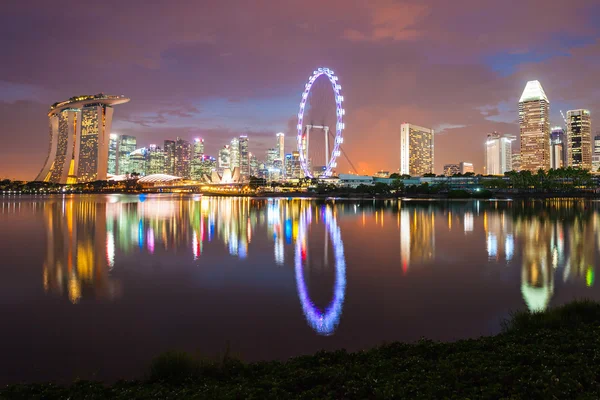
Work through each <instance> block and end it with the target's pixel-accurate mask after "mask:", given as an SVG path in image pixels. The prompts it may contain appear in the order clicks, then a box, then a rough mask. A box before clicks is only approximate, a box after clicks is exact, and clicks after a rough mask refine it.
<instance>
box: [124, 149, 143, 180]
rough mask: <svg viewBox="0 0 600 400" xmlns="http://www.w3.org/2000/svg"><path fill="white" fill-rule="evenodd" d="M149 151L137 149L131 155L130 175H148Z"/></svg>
mask: <svg viewBox="0 0 600 400" xmlns="http://www.w3.org/2000/svg"><path fill="white" fill-rule="evenodd" d="M147 154H148V149H146V148H145V147H142V148H139V149H135V150H134V151H132V152H131V153H129V171H128V172H129V173H131V174H137V175H139V176H144V175H146V159H147Z"/></svg>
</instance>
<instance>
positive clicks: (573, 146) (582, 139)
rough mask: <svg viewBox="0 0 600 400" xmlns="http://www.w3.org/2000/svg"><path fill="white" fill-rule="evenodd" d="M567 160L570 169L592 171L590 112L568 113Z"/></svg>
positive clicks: (573, 111)
mask: <svg viewBox="0 0 600 400" xmlns="http://www.w3.org/2000/svg"><path fill="white" fill-rule="evenodd" d="M567 138H568V140H567V159H568V163H569V166H570V167H573V168H580V169H587V170H591V169H592V121H591V117H590V111H589V110H583V109H581V110H569V111H567Z"/></svg>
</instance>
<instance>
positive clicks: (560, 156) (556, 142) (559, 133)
mask: <svg viewBox="0 0 600 400" xmlns="http://www.w3.org/2000/svg"><path fill="white" fill-rule="evenodd" d="M567 164H568V163H567V143H566V137H565V130H564V129H563V128H562V127H560V126H555V127H552V129H551V130H550V167H551V168H553V169H558V168H562V167H566V166H567Z"/></svg>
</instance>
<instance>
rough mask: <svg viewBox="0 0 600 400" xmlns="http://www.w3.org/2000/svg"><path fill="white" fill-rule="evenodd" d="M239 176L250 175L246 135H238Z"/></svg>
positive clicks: (246, 176) (245, 176)
mask: <svg viewBox="0 0 600 400" xmlns="http://www.w3.org/2000/svg"><path fill="white" fill-rule="evenodd" d="M239 143H240V177H242V178H248V177H250V152H249V151H248V136H246V135H241V136H240V140H239Z"/></svg>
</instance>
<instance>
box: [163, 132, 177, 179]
mask: <svg viewBox="0 0 600 400" xmlns="http://www.w3.org/2000/svg"><path fill="white" fill-rule="evenodd" d="M175 147H176V143H175V141H174V140H165V142H164V147H163V149H164V152H165V171H164V173H165V174H168V175H174V174H175Z"/></svg>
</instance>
